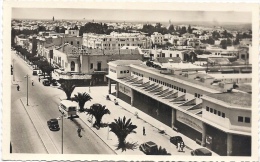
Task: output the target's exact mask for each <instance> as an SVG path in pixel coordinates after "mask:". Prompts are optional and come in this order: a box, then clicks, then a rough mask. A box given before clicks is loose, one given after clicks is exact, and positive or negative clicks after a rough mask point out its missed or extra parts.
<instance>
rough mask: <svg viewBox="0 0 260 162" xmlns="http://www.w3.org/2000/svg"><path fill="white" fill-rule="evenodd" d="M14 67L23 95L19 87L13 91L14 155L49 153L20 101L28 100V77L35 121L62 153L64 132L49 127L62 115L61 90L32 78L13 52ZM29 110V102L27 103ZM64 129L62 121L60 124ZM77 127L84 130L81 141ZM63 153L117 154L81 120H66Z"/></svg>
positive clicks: (16, 79)
mask: <svg viewBox="0 0 260 162" xmlns="http://www.w3.org/2000/svg"><path fill="white" fill-rule="evenodd" d="M12 59H14V60H15V63H14V74H15V81H16V82H17V83H18V84H19V85H20V87H21V88H20V89H21V90H20V91H19V92H18V91H17V90H16V85H12V87H11V94H12V99H11V102H12V103H11V141H12V145H13V152H17V153H47V152H48V150H46V149H45V147H44V142H46V141H42V140H41V134H40V135H39V132H42V130H41V131H39V130H37V129H39V127H38V128H37V127H35V124H33V120H32V121H31V118H30V117H29V116H30V115H28V114H27V111H26V109H25V108H24V107H23V106H22V104H21V101H20V99H21V98H25V97H26V83H27V82H26V78H24V76H25V75H26V74H29V77H30V78H29V84H28V85H29V88H28V92H29V105H30V107H31V108H32V111H33V112H34V114H35V116H37V118H34V120H36V119H37V120H38V121H37V123H40V124H41V125H42V128H43V129H44V130H45V132H46V134H47V136H48V138H49V139H50V141H48V143H52V144H53V146H54V147H55V148H56V151H57V153H61V145H62V138H61V132H62V131H61V130H60V131H57V132H52V131H50V130H49V129H48V127H47V124H46V122H47V120H49V119H51V118H57V117H59V116H60V115H61V114H60V112H59V111H58V103H59V94H60V91H61V90H59V89H56V88H53V87H45V86H43V85H42V84H41V83H39V82H38V78H37V76H32V70H30V68H29V67H28V66H27V64H25V62H24V61H22V59H21V58H19V57H18V56H17V55H16V54H14V52H12ZM31 80H34V86H32V85H31ZM24 104H25V107H26V100H24ZM59 124H60V126H61V121H59ZM78 126H80V127H82V128H83V131H82V137H81V138H79V137H78V134H77V128H78ZM63 137H64V138H63V152H64V153H66V154H74V153H75V154H76V153H77V154H114V152H113V151H112V150H111V149H110V148H109V147H108V146H107V145H106V144H105V143H104V142H103V141H102V140H100V138H99V137H97V136H96V135H95V134H94V133H93V132H92V130H90V128H89V127H88V126H86V124H85V123H83V122H82V121H81V120H80V119H74V120H73V121H71V120H69V119H65V118H64V136H63ZM48 153H50V152H48Z"/></svg>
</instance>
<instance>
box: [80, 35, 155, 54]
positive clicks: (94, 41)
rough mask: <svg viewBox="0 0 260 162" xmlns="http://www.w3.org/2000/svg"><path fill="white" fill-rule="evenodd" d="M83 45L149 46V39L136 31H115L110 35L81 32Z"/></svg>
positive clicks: (104, 47) (112, 48) (106, 46)
mask: <svg viewBox="0 0 260 162" xmlns="http://www.w3.org/2000/svg"><path fill="white" fill-rule="evenodd" d="M83 45H84V46H85V47H87V48H93V49H104V50H115V49H120V48H122V47H123V46H138V47H140V48H150V47H151V45H152V44H151V40H150V39H149V38H148V37H145V36H144V35H141V34H138V33H121V34H119V33H115V32H112V33H111V34H110V35H103V34H93V33H83Z"/></svg>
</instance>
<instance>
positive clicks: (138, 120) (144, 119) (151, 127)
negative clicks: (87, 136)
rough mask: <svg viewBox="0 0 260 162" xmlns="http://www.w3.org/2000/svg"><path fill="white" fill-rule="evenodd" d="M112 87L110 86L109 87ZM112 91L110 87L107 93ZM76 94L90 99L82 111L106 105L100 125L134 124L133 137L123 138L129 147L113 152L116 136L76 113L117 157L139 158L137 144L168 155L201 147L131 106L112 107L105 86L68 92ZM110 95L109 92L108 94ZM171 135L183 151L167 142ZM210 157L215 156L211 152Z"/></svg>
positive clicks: (188, 151)
mask: <svg viewBox="0 0 260 162" xmlns="http://www.w3.org/2000/svg"><path fill="white" fill-rule="evenodd" d="M112 86H113V85H112ZM114 89H115V88H114V87H112V88H111V90H114ZM78 92H86V93H89V94H90V96H91V97H92V98H93V100H92V101H90V102H87V103H86V104H85V108H89V107H90V106H91V105H92V104H94V103H100V104H102V105H106V107H107V108H108V109H109V110H110V112H111V114H110V115H104V116H103V118H102V122H103V123H110V122H113V121H114V119H118V117H121V118H122V117H124V116H125V117H126V118H127V119H129V118H131V121H132V123H133V124H134V125H137V129H136V132H137V133H133V134H129V135H128V136H127V139H126V142H129V143H130V144H131V146H132V147H130V148H129V149H126V150H125V151H122V150H116V148H117V147H116V146H117V144H118V140H117V137H116V136H115V134H114V133H112V132H109V130H108V128H107V127H105V128H100V129H99V130H97V129H96V128H94V127H92V123H94V120H95V118H94V117H93V119H91V117H90V116H89V115H86V113H79V117H80V119H82V120H83V121H84V122H85V123H86V124H87V125H88V126H89V127H91V129H92V130H93V132H95V133H96V134H97V135H98V136H99V137H100V138H101V139H102V140H103V141H104V142H105V143H106V144H107V145H108V146H109V147H111V149H113V150H115V152H116V153H117V154H120V155H143V152H141V151H140V150H139V145H140V144H142V143H144V142H148V141H153V142H155V143H156V144H157V145H158V146H162V147H163V148H166V150H167V152H169V153H171V154H172V155H190V152H191V150H192V149H196V148H201V147H202V146H200V145H198V144H197V143H196V142H195V141H193V140H191V139H190V138H188V137H186V136H185V135H183V134H180V133H178V132H176V131H174V130H173V129H171V128H170V127H168V126H166V125H164V124H163V123H161V122H159V121H157V120H156V119H154V118H152V117H150V116H149V115H147V114H145V113H143V112H142V111H140V110H138V109H137V108H135V107H132V106H131V105H129V104H128V103H126V102H124V101H122V100H120V99H118V98H117V101H118V102H119V105H115V104H114V99H115V98H116V97H115V96H113V95H110V99H111V101H109V100H106V95H107V94H108V87H107V86H102V87H91V88H90V89H89V87H76V88H75V90H74V91H73V93H72V96H74V94H77V93H78ZM112 93H113V92H112ZM60 98H61V99H65V98H66V96H65V93H62V95H61V97H60ZM136 112H137V113H138V117H137V116H136V115H135V114H136ZM143 127H145V132H146V135H145V136H144V135H143ZM161 127H163V128H164V129H165V134H161V133H159V129H158V128H161ZM171 136H181V137H182V138H183V140H184V142H185V145H186V147H185V148H184V152H178V151H177V149H176V146H175V145H173V144H171V143H170V137H171ZM213 155H216V156H217V154H215V153H213Z"/></svg>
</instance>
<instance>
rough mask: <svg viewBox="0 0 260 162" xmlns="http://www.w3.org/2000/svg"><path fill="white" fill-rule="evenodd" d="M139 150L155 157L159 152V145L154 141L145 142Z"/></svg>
mask: <svg viewBox="0 0 260 162" xmlns="http://www.w3.org/2000/svg"><path fill="white" fill-rule="evenodd" d="M139 149H140V150H141V151H143V152H144V153H145V154H146V155H154V154H155V153H156V152H157V144H155V143H154V142H152V141H149V142H145V143H143V144H141V145H140V146H139Z"/></svg>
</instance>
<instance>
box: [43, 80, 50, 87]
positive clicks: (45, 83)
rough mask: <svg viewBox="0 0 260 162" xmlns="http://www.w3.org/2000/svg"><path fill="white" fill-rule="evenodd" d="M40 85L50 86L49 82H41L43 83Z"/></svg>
mask: <svg viewBox="0 0 260 162" xmlns="http://www.w3.org/2000/svg"><path fill="white" fill-rule="evenodd" d="M42 84H43V85H44V86H50V85H51V82H50V81H49V80H43V81H42Z"/></svg>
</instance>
